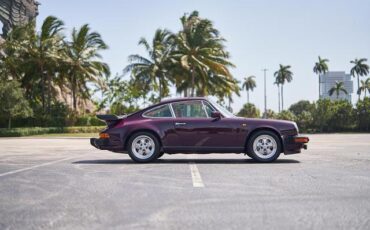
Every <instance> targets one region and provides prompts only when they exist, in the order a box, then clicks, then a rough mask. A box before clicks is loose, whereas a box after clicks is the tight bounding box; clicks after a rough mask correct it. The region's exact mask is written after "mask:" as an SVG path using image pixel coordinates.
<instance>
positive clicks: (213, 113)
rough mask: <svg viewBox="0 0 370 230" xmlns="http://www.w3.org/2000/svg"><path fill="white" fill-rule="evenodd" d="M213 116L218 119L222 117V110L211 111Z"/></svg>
mask: <svg viewBox="0 0 370 230" xmlns="http://www.w3.org/2000/svg"><path fill="white" fill-rule="evenodd" d="M211 117H212V118H216V119H221V113H220V112H218V111H213V112H212V113H211Z"/></svg>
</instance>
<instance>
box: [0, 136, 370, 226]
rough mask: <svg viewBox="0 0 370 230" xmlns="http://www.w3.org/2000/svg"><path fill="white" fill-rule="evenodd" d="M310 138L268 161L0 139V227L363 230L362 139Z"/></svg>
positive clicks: (366, 155)
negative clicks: (136, 153) (147, 156)
mask: <svg viewBox="0 0 370 230" xmlns="http://www.w3.org/2000/svg"><path fill="white" fill-rule="evenodd" d="M310 138H311V142H310V143H309V149H308V150H307V151H304V152H303V153H302V154H298V155H291V156H285V155H281V156H280V158H279V159H278V161H276V162H275V163H271V164H260V163H254V162H253V161H252V160H250V159H249V158H248V157H245V156H243V155H236V154H210V155H182V154H180V155H165V156H164V157H163V158H161V159H160V160H158V161H157V162H155V163H151V164H136V163H133V162H132V161H131V160H130V159H129V157H128V156H127V155H123V154H116V153H110V152H106V151H99V150H96V149H94V148H93V147H91V146H90V145H89V141H88V139H78V138H77V139H72V138H65V139H63V138H54V139H36V138H1V139H0V146H1V147H0V229H38V228H44V229H49V228H56V229H103V228H110V229H260V228H262V229H370V134H331V135H310Z"/></svg>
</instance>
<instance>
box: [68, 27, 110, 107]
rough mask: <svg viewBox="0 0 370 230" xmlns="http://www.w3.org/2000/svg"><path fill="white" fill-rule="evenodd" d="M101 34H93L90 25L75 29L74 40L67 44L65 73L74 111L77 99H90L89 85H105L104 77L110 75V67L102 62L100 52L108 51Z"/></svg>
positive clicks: (73, 32)
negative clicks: (89, 83)
mask: <svg viewBox="0 0 370 230" xmlns="http://www.w3.org/2000/svg"><path fill="white" fill-rule="evenodd" d="M107 48H108V47H107V45H106V44H105V43H104V41H103V39H102V38H101V36H100V34H99V33H97V32H91V31H90V27H89V25H88V24H85V25H83V26H82V27H81V28H80V29H78V30H77V29H76V28H73V31H72V39H71V41H70V42H68V43H67V44H66V49H65V52H66V55H67V56H68V59H67V61H66V63H65V65H66V66H65V72H64V74H65V75H66V76H67V78H68V80H69V82H70V88H71V93H72V101H73V109H74V110H76V109H77V99H78V97H81V98H83V99H86V98H88V97H90V92H89V88H88V87H87V83H88V82H91V83H96V84H98V85H99V86H102V85H103V76H104V75H109V67H108V65H107V64H106V63H104V62H101V61H100V60H99V59H100V58H101V56H100V54H99V51H101V50H105V49H107Z"/></svg>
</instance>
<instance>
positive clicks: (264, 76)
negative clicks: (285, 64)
mask: <svg viewBox="0 0 370 230" xmlns="http://www.w3.org/2000/svg"><path fill="white" fill-rule="evenodd" d="M262 71H263V80H264V94H265V112H264V113H263V118H267V106H266V104H267V96H266V72H267V71H268V69H266V68H264V69H262Z"/></svg>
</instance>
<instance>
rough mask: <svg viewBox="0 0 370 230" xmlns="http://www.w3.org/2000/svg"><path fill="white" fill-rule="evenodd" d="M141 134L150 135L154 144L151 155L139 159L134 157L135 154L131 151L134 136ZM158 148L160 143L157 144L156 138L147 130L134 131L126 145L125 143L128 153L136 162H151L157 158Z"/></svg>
mask: <svg viewBox="0 0 370 230" xmlns="http://www.w3.org/2000/svg"><path fill="white" fill-rule="evenodd" d="M141 135H145V136H148V137H150V138H151V139H152V140H153V141H154V144H155V148H154V153H153V155H152V156H150V157H149V158H147V159H140V158H138V157H136V156H135V154H134V153H133V152H132V142H133V141H134V140H135V138H136V137H138V136H141ZM159 150H160V144H159V141H158V139H157V138H156V137H155V136H154V135H153V134H151V133H149V132H137V133H135V134H134V135H132V136H131V137H130V139H129V141H128V145H127V152H128V155H129V156H130V157H131V159H132V160H133V161H135V162H138V163H148V162H152V161H153V160H155V159H157V158H158V156H159V154H160V152H159Z"/></svg>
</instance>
